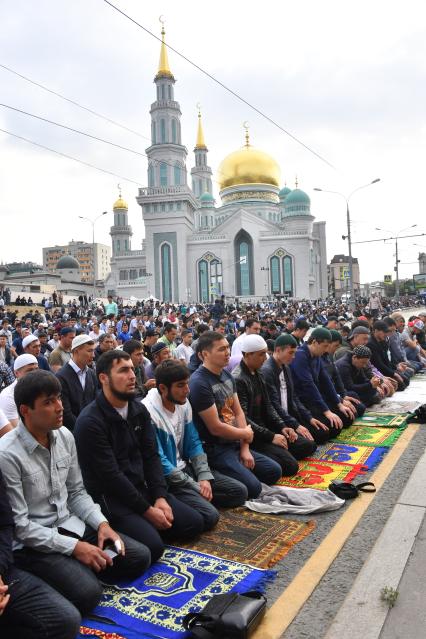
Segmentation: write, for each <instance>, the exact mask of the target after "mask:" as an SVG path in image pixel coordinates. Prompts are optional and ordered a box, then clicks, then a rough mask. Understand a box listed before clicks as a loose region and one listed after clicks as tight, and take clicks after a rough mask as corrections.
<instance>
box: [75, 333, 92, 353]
mask: <svg viewBox="0 0 426 639" xmlns="http://www.w3.org/2000/svg"><path fill="white" fill-rule="evenodd" d="M87 342H92V343H93V344H94V342H93V339H92V338H91V337H89V336H88V335H77V337H74V339H73V341H72V342H71V350H72V351H73V350H74V349H75V348H78V347H79V346H83V344H87Z"/></svg>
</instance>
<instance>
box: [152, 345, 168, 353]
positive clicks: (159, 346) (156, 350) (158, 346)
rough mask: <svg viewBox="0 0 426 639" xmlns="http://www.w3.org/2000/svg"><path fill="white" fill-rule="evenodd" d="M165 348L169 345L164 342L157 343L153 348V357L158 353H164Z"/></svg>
mask: <svg viewBox="0 0 426 639" xmlns="http://www.w3.org/2000/svg"><path fill="white" fill-rule="evenodd" d="M163 348H167V344H165V343H164V342H157V343H156V344H154V346H151V355H156V354H157V353H159V352H160V351H162V350H163Z"/></svg>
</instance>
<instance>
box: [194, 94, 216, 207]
mask: <svg viewBox="0 0 426 639" xmlns="http://www.w3.org/2000/svg"><path fill="white" fill-rule="evenodd" d="M197 107H198V131H197V142H196V144H195V148H194V155H195V166H194V167H192V169H191V176H192V190H193V192H194V194H195V195H196V196H197V197H198V198H200V197H201V196H202V195H203V194H204V193H210V195H212V193H213V188H212V170H211V168H210V167H209V166H208V164H207V153H208V148H207V146H206V143H205V141H204V131H203V123H202V121H201V111H200V105H199V104H197Z"/></svg>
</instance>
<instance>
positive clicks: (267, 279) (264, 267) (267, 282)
mask: <svg viewBox="0 0 426 639" xmlns="http://www.w3.org/2000/svg"><path fill="white" fill-rule="evenodd" d="M260 270H261V271H265V272H266V282H265V293H266V297H268V296H269V266H261V267H260Z"/></svg>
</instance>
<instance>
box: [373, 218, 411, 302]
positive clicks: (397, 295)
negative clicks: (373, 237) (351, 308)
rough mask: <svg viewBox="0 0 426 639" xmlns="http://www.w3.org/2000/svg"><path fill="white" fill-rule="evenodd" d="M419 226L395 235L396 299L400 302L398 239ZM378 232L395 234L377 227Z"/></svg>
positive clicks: (406, 228) (407, 227)
mask: <svg viewBox="0 0 426 639" xmlns="http://www.w3.org/2000/svg"><path fill="white" fill-rule="evenodd" d="M415 226H417V224H412V225H411V226H406V227H405V228H403V229H401V230H400V231H398V233H397V234H396V235H395V267H394V269H395V297H396V299H397V300H399V256H398V239H399V236H400V235H401V233H404V231H408V230H409V229H413V228H414V227H415ZM376 231H384V232H385V233H393V231H389V230H388V229H382V228H379V227H378V226H376Z"/></svg>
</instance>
